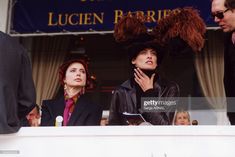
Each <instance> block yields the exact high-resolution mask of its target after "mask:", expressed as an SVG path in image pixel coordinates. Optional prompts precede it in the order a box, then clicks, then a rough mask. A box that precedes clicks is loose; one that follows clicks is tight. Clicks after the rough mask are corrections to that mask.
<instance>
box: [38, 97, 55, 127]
mask: <svg viewBox="0 0 235 157" xmlns="http://www.w3.org/2000/svg"><path fill="white" fill-rule="evenodd" d="M41 111H42V116H41V126H55V122H53V119H52V115H51V113H50V110H49V108H48V106H47V102H46V101H43V103H42V108H41Z"/></svg>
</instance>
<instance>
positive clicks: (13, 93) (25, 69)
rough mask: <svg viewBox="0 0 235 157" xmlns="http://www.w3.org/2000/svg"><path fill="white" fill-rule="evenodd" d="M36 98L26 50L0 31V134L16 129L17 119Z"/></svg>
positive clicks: (18, 125) (24, 113)
mask: <svg viewBox="0 0 235 157" xmlns="http://www.w3.org/2000/svg"><path fill="white" fill-rule="evenodd" d="M35 100H36V94H35V88H34V83H33V79H32V71H31V64H30V60H29V57H28V54H27V53H26V52H25V50H24V49H23V47H22V46H20V45H19V44H18V42H16V41H14V40H13V39H12V38H11V37H10V36H8V35H6V34H4V33H2V32H0V134H3V133H14V132H17V131H18V130H19V128H20V119H22V118H24V117H25V116H26V115H27V114H28V113H29V112H30V111H31V110H32V109H33V108H34V107H35V104H36V103H35Z"/></svg>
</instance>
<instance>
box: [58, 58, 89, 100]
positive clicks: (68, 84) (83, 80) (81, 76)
mask: <svg viewBox="0 0 235 157" xmlns="http://www.w3.org/2000/svg"><path fill="white" fill-rule="evenodd" d="M59 79H60V82H61V84H62V85H63V87H64V92H65V94H66V95H67V96H68V97H69V98H71V97H73V96H74V95H76V94H78V93H81V94H83V93H84V92H85V88H86V87H87V86H88V80H89V73H88V66H87V63H86V62H85V61H84V60H80V59H76V60H70V61H68V62H65V63H64V64H63V65H61V66H60V68H59Z"/></svg>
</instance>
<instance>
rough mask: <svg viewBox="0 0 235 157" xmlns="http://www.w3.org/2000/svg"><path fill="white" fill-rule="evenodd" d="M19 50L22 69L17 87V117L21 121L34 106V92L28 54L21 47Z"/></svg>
mask: <svg viewBox="0 0 235 157" xmlns="http://www.w3.org/2000/svg"><path fill="white" fill-rule="evenodd" d="M19 48H20V49H19V51H21V52H22V53H21V54H22V58H21V65H22V68H21V76H20V80H19V87H18V116H19V118H20V119H22V118H24V117H25V116H26V115H27V114H28V113H29V112H30V111H31V110H32V109H33V108H34V107H35V106H36V92H35V87H34V82H33V78H32V69H31V64H30V60H29V57H28V54H27V53H26V52H25V51H24V49H23V48H22V47H19Z"/></svg>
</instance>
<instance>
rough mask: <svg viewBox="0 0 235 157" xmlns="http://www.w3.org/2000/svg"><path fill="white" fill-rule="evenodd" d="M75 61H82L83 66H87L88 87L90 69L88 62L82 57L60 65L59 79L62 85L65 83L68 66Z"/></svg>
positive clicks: (87, 84)
mask: <svg viewBox="0 0 235 157" xmlns="http://www.w3.org/2000/svg"><path fill="white" fill-rule="evenodd" d="M73 63H80V64H82V65H83V67H84V68H85V71H86V87H87V86H89V84H90V75H89V71H88V64H87V62H86V61H85V60H82V59H74V60H69V61H67V62H65V63H63V64H62V65H61V66H60V67H59V81H60V83H61V85H64V78H65V74H66V71H67V69H68V67H69V66H70V65H71V64H73Z"/></svg>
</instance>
